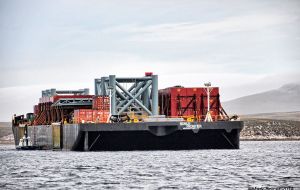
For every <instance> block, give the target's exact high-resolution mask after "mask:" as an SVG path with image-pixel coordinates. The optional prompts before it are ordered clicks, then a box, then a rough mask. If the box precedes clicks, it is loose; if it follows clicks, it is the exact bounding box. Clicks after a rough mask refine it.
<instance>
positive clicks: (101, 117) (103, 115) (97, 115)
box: [93, 110, 109, 123]
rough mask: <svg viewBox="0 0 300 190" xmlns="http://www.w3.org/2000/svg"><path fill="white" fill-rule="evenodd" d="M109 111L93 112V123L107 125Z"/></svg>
mask: <svg viewBox="0 0 300 190" xmlns="http://www.w3.org/2000/svg"><path fill="white" fill-rule="evenodd" d="M108 117H109V112H108V111H100V110H93V121H94V122H95V123H107V119H108Z"/></svg>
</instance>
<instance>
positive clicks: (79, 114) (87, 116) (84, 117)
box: [73, 109, 93, 123]
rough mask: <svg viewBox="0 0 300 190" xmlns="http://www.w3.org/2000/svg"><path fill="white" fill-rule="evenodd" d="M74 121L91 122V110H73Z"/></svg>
mask: <svg viewBox="0 0 300 190" xmlns="http://www.w3.org/2000/svg"><path fill="white" fill-rule="evenodd" d="M73 120H74V123H89V122H93V110H91V109H78V110H74V118H73Z"/></svg>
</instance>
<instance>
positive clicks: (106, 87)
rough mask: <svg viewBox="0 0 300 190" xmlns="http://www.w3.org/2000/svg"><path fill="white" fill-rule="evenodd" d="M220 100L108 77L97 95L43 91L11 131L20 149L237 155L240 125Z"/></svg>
mask: <svg viewBox="0 0 300 190" xmlns="http://www.w3.org/2000/svg"><path fill="white" fill-rule="evenodd" d="M124 83H126V84H125V85H124ZM219 97H220V95H219V89H218V88H217V87H211V85H210V84H209V83H207V84H205V87H197V88H184V87H182V86H175V87H171V88H167V89H162V90H158V78H157V75H153V74H152V73H146V74H145V76H144V77H140V78H116V77H115V75H110V76H109V77H101V78H100V79H95V95H89V90H88V89H82V90H64V91H58V90H56V89H49V90H45V91H43V92H42V98H40V100H39V104H38V105H36V106H34V113H28V114H26V117H24V115H19V116H17V115H14V117H13V122H12V124H13V125H12V130H13V134H14V139H15V144H16V148H18V149H21V148H22V147H23V149H33V148H36V149H47V150H71V151H123V150H126V151H127V150H195V149H238V148H239V144H240V141H239V138H240V131H241V130H242V128H243V122H242V121H238V120H237V118H236V117H233V118H229V117H228V116H227V114H226V112H225V110H224V109H223V108H222V107H221V104H220V99H219ZM24 139H30V143H27V144H26V143H25V144H24V142H28V140H24ZM20 141H22V143H23V144H21V143H20Z"/></svg>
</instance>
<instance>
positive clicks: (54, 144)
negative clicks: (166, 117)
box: [13, 121, 243, 151]
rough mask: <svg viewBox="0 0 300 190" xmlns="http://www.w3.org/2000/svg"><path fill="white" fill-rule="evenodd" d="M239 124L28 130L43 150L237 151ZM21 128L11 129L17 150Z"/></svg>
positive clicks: (103, 125)
mask: <svg viewBox="0 0 300 190" xmlns="http://www.w3.org/2000/svg"><path fill="white" fill-rule="evenodd" d="M242 128H243V122H242V121H218V122H199V123H196V122H192V123H187V122H147V123H146V122H145V123H99V124H65V125H59V124H53V125H39V126H28V135H29V137H30V138H31V141H32V143H33V144H34V145H35V146H38V147H41V148H42V149H56V150H73V151H123V150H126V151H127V150H193V149H238V148H239V144H240V140H239V139H240V131H241V130H242ZM23 130H24V129H23V128H22V127H16V126H13V133H14V137H15V143H16V146H17V145H18V141H19V140H18V139H20V138H21V137H22V134H23V133H22V131H23Z"/></svg>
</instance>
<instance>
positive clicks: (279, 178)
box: [0, 141, 300, 189]
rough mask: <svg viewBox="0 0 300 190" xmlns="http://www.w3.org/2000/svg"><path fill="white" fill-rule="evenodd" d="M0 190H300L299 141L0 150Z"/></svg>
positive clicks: (10, 148) (7, 147)
mask: <svg viewBox="0 0 300 190" xmlns="http://www.w3.org/2000/svg"><path fill="white" fill-rule="evenodd" d="M0 164H1V165H0V189H255V188H256V189H258V188H265V189H267V188H279V187H287V188H288V187H293V188H294V189H300V141H242V142H241V145H240V149H239V150H189V151H184V150H183V151H116V152H107V151H103V152H71V151H51V150H50V151H49V150H48V151H17V150H15V149H14V146H12V145H1V146H0Z"/></svg>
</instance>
